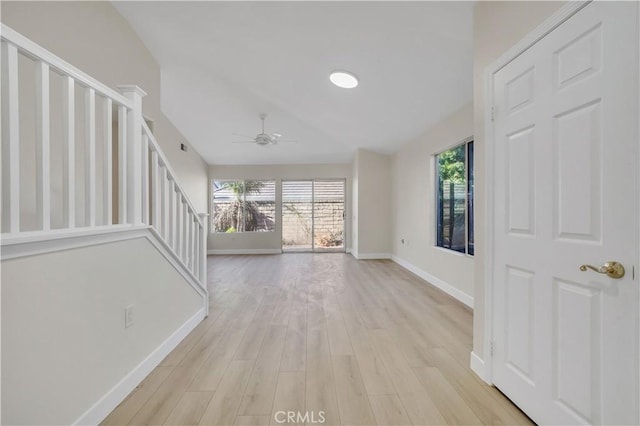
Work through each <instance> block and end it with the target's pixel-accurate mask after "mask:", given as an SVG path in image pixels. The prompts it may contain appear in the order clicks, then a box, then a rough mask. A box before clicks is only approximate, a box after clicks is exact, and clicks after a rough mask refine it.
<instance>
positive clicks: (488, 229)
mask: <svg viewBox="0 0 640 426" xmlns="http://www.w3.org/2000/svg"><path fill="white" fill-rule="evenodd" d="M589 3H590V0H587V1H573V2H568V3H567V4H566V5H565V6H563V7H561V8H560V9H559V10H558V11H557V12H556V13H554V14H553V15H551V16H550V17H549V18H548V19H546V20H545V21H544V22H543V23H542V24H540V25H539V26H538V27H537V28H535V29H534V30H533V31H531V32H530V33H529V34H527V35H526V36H525V37H524V38H523V39H522V40H520V42H518V43H516V44H515V45H514V46H513V47H512V48H510V49H509V50H507V51H506V52H505V53H504V54H502V55H501V56H500V57H499V58H498V59H496V60H495V61H493V62H492V63H491V64H490V65H489V66H487V68H486V69H485V73H484V74H485V75H484V89H485V92H484V93H485V105H484V126H485V129H484V130H485V135H484V136H485V170H486V175H485V194H486V195H485V216H484V217H485V223H484V227H485V241H484V253H485V261H484V264H485V266H486V267H485V274H484V318H483V329H484V338H483V345H482V346H483V347H482V352H474V353H475V355H476V356H477V357H478V358H479V359H480V360H482V361H483V364H484V374H483V376H482V377H483V380H485V381H487V382H489V383H491V381H492V377H493V362H492V355H491V351H490V346H491V340H492V339H493V216H494V215H493V211H494V208H493V207H494V206H493V203H494V198H493V190H492V189H493V187H494V180H495V175H494V173H493V156H494V140H493V122H492V117H491V114H490V113H489V111H491V108H492V107H493V104H494V100H493V78H492V77H493V75H494V74H495V73H497V72H498V71H499V70H501V69H502V68H504V67H505V66H506V65H507V64H509V62H511V61H513V60H514V59H515V58H517V57H518V56H520V55H521V54H522V53H523V52H525V51H526V50H527V49H529V48H530V47H531V46H533V45H534V44H536V43H537V42H538V41H540V40H541V39H542V38H544V37H545V36H546V35H547V34H549V33H550V32H551V31H553V30H554V29H555V28H557V27H558V26H559V25H561V24H562V23H563V22H565V21H566V20H567V19H569V18H570V17H571V16H573V15H575V14H576V13H577V12H578V11H579V10H581V9H582V8H583V7H585V6H586V5H587V4H589Z"/></svg>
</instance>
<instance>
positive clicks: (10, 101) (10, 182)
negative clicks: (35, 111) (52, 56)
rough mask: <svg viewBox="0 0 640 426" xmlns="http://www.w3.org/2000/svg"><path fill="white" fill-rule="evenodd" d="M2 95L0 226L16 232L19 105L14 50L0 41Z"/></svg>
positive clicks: (17, 213) (18, 211)
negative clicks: (0, 208) (0, 201)
mask: <svg viewBox="0 0 640 426" xmlns="http://www.w3.org/2000/svg"><path fill="white" fill-rule="evenodd" d="M2 62H3V63H4V64H5V67H4V69H3V74H4V75H3V76H2V96H3V97H5V96H6V99H7V103H6V105H7V110H6V112H5V114H6V117H7V121H6V122H4V123H3V126H2V141H3V145H5V146H4V147H3V152H2V183H3V185H4V188H3V193H4V197H3V198H4V200H3V203H4V205H3V209H4V210H3V214H2V217H3V222H4V223H3V228H4V231H5V232H10V233H15V232H20V106H19V104H18V49H16V47H15V46H13V45H11V44H9V43H6V42H3V43H2Z"/></svg>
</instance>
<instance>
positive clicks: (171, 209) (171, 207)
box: [167, 179, 176, 251]
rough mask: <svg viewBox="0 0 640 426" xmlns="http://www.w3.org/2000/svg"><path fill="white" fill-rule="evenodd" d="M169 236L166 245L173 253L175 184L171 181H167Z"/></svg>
mask: <svg viewBox="0 0 640 426" xmlns="http://www.w3.org/2000/svg"><path fill="white" fill-rule="evenodd" d="M168 209H169V210H168V213H169V233H168V234H169V235H168V238H167V243H168V244H169V245H170V246H171V248H172V249H173V251H175V246H176V184H175V182H174V181H173V179H169V207H168Z"/></svg>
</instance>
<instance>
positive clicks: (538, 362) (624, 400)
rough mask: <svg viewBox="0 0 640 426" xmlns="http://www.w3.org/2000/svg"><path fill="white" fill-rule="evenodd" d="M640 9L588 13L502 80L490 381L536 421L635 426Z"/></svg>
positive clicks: (498, 88) (627, 6)
mask: <svg viewBox="0 0 640 426" xmlns="http://www.w3.org/2000/svg"><path fill="white" fill-rule="evenodd" d="M637 8H638V4H637V3H631V2H630V3H623V2H615V3H614V2H611V3H599V2H596V3H592V4H589V5H587V6H586V7H584V8H583V9H582V10H580V11H579V12H577V13H576V14H575V15H574V16H573V17H571V18H569V19H568V20H567V21H566V22H565V23H563V24H562V25H560V26H559V27H558V28H556V29H555V30H554V31H552V32H551V33H550V34H548V35H547V36H546V37H544V38H543V39H541V40H540V41H538V42H537V43H536V44H535V45H534V46H532V47H531V48H530V49H528V50H527V51H525V52H524V53H523V54H521V55H520V56H518V57H517V58H516V59H515V60H513V61H512V62H511V63H509V64H508V65H507V66H505V67H504V68H502V69H501V70H500V71H498V72H497V73H496V74H495V75H494V94H493V95H494V100H495V122H494V146H495V169H494V179H495V181H494V194H495V197H494V203H495V205H494V218H493V220H494V227H493V229H494V236H493V240H494V263H493V271H494V277H495V282H494V286H495V287H494V332H493V337H494V348H495V352H494V357H493V371H494V377H493V378H494V383H495V384H496V385H497V386H498V387H499V388H500V389H501V390H502V391H503V392H505V394H507V396H509V397H510V398H511V399H512V400H513V401H514V402H515V403H516V404H518V405H519V406H520V407H521V408H522V409H523V410H524V411H525V412H527V414H529V415H530V416H531V417H532V418H533V419H534V420H535V421H536V422H538V423H544V424H585V423H605V424H638V421H639V416H638V361H639V359H638V350H637V348H638V282H637V280H635V279H634V277H633V273H632V270H633V268H634V264H635V263H636V262H637V259H638V258H639V255H638V247H637V242H636V235H637V232H638V218H637V217H636V216H637V213H636V205H637V201H638V193H637V191H638V189H637V187H636V176H637V164H636V163H637V158H638V135H637V120H638V44H637V43H638V32H637V31H638V29H637V25H638V24H637V19H638V10H637ZM610 260H615V261H618V262H621V263H622V264H623V265H624V266H625V267H626V268H627V274H626V275H625V276H624V277H623V278H621V279H613V278H609V277H608V276H606V275H604V274H598V273H596V272H592V271H587V272H582V271H581V270H580V269H579V267H580V265H582V264H590V265H595V266H596V267H599V266H600V265H602V264H603V263H604V262H606V261H610Z"/></svg>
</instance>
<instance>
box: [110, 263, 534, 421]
mask: <svg viewBox="0 0 640 426" xmlns="http://www.w3.org/2000/svg"><path fill="white" fill-rule="evenodd" d="M209 277H210V279H209V291H210V296H211V310H210V316H209V317H208V318H206V319H205V320H204V321H203V322H202V323H201V324H199V325H198V326H197V328H196V329H195V330H194V331H193V332H192V333H191V334H190V335H189V336H188V337H187V338H186V339H185V340H184V341H183V342H182V343H180V345H179V346H178V347H177V348H176V349H175V350H174V351H173V352H172V353H171V354H170V355H169V356H167V358H166V359H165V360H164V361H163V362H162V363H161V365H159V366H158V367H157V368H156V369H155V370H154V371H153V372H152V373H151V374H150V375H149V376H148V377H147V378H146V379H145V380H144V381H143V382H142V384H141V385H140V386H139V387H138V388H137V389H135V390H134V391H133V392H132V393H131V394H130V395H129V396H128V397H127V399H125V400H124V401H123V402H122V403H121V404H120V405H119V406H118V407H117V408H116V409H115V410H114V411H113V412H112V413H111V414H110V415H109V417H107V419H106V420H105V421H104V424H107V425H111V424H119V425H124V424H175V425H178V424H219V425H233V424H236V425H267V424H277V422H276V420H282V419H284V417H283V415H282V414H280V415H279V417H278V418H277V419H276V417H275V414H276V413H277V412H278V411H285V412H287V411H293V412H300V413H301V415H304V414H305V413H309V416H311V415H312V414H313V416H314V417H313V418H312V417H308V418H307V422H308V424H312V421H313V420H315V421H316V422H317V421H319V420H321V417H324V419H325V422H324V424H326V425H330V424H349V425H369V424H380V425H408V424H415V425H429V424H455V425H461V424H506V425H512V424H531V421H530V420H529V419H528V418H527V417H526V416H525V415H524V414H522V413H521V412H520V411H519V410H518V408H516V407H515V406H514V405H513V404H512V403H511V402H510V401H509V400H508V399H507V398H505V397H504V396H503V395H502V394H501V393H500V392H499V391H497V390H496V389H495V388H492V387H490V386H487V385H486V384H484V383H483V382H481V381H480V379H478V378H477V377H476V376H475V375H474V374H473V373H472V372H471V371H470V370H469V353H470V351H471V333H472V313H471V311H470V310H469V309H467V308H466V307H465V306H464V305H462V304H461V303H459V302H458V301H456V300H455V299H453V298H451V297H449V296H448V295H446V294H444V293H443V292H441V291H440V290H438V289H436V288H435V287H432V286H431V285H429V284H427V283H425V282H424V281H423V280H421V279H420V278H418V277H416V276H415V275H413V274H411V273H410V272H408V271H406V270H405V269H403V268H401V267H400V266H398V265H396V264H395V263H393V262H391V261H373V260H372V261H357V260H355V259H354V258H353V257H352V256H350V255H346V254H336V253H331V254H329V253H326V254H301V253H292V254H284V255H268V256H215V257H209ZM321 411H322V412H323V413H322V416H321V414H320V412H321ZM302 421H304V420H302ZM286 424H292V423H286Z"/></svg>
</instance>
